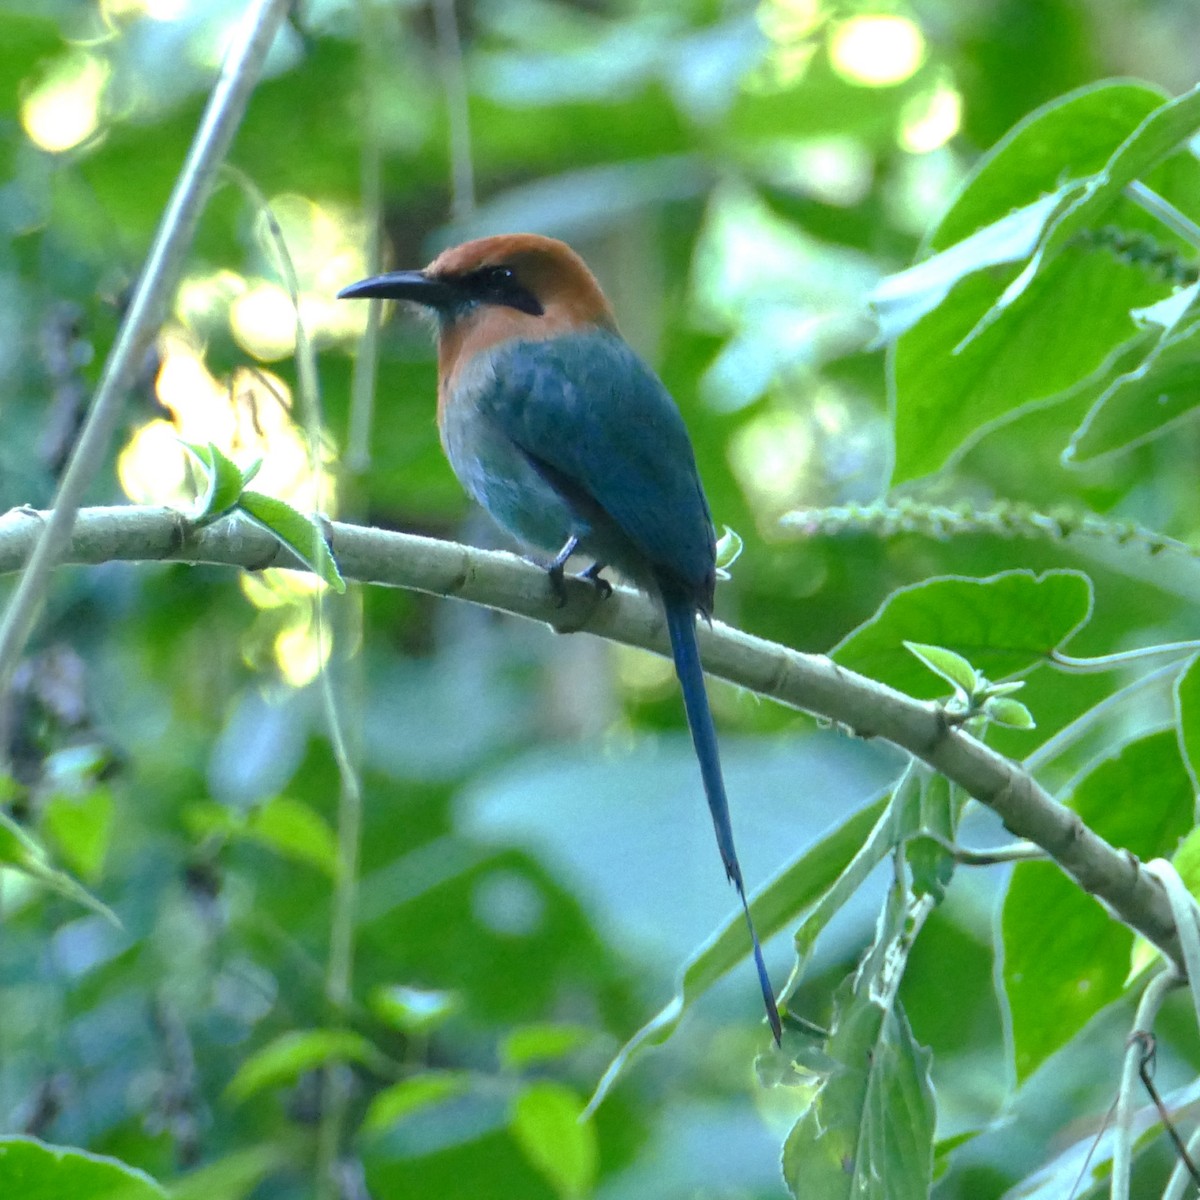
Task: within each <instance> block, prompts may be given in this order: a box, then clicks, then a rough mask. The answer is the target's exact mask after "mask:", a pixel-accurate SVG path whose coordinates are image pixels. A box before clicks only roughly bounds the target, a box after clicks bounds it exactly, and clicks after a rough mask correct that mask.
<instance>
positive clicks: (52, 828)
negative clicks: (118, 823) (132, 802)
mask: <svg viewBox="0 0 1200 1200" xmlns="http://www.w3.org/2000/svg"><path fill="white" fill-rule="evenodd" d="M112 820H113V799H112V793H111V792H110V791H109V790H108V788H106V787H94V788H92V789H90V790H89V791H87V792H85V793H83V794H82V795H71V794H65V793H59V794H57V795H54V796H51V797H50V799H49V800H48V801H47V803H46V807H45V809H44V810H43V813H42V826H43V828H44V829H45V831H46V833H47V835H48V836H49V837H50V839H51V840H52V841H53V843H54V845H55V846H57V848H58V850H59V853H60V854H61V855H62V856H63V858H64V859H65V860H66V861H67V864H68V865H69V866H70V867H71V869H72V870H74V871H78V872H79V874H80V875H82V876H83V877H84V878H85V879H88V880H92V881H95V880H96V879H98V878H99V877H100V873H101V871H102V869H103V867H104V858H105V855H107V853H108V844H109V838H110V835H111V833H112Z"/></svg>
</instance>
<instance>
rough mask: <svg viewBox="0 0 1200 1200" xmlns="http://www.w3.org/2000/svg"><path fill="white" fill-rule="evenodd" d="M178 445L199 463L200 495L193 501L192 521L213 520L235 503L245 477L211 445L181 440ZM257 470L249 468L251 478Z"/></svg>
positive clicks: (256, 467)
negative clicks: (202, 481)
mask: <svg viewBox="0 0 1200 1200" xmlns="http://www.w3.org/2000/svg"><path fill="white" fill-rule="evenodd" d="M180 445H181V446H183V448H184V449H185V450H187V451H188V452H189V453H190V454H191V455H192V457H193V458H194V459H195V460H196V461H197V462H198V463H199V464H200V467H201V469H202V471H203V473H204V481H205V487H204V492H203V494H202V495H201V496H199V497H198V498H197V501H196V512H195V514H194V516H193V520H195V521H197V522H198V523H200V524H207V523H208V522H210V521H215V520H216V519H217V517H219V516H222V515H223V514H224V513H227V512H228V511H229V510H230V509H231V508H233V507H234V505H236V504H237V502H238V498H239V497H240V496H241V494H242V489H243V488H244V487H245V486H246V478H247V476H245V475H244V474H243V473H242V470H241V468H240V467H238V465H237V464H236V463H235V462H233V460H232V459H230V458H228V457H226V455H225V454H223V453H222V452H221V450H220V449H219V448H218V447H217V446H216V445H215V443H213V442H208V443H207V444H205V445H200V444H198V443H194V442H184V441H181V442H180ZM257 470H258V464H256V465H255V466H254V467H253V468H252V470H251V472H250V474H251V476H252V475H253V474H254V473H255V472H257Z"/></svg>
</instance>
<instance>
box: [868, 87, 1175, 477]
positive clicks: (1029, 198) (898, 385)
mask: <svg viewBox="0 0 1200 1200" xmlns="http://www.w3.org/2000/svg"><path fill="white" fill-rule="evenodd" d="M1162 99H1163V93H1161V92H1159V91H1156V90H1154V89H1151V88H1149V87H1147V86H1143V85H1138V84H1128V83H1120V84H1104V85H1096V86H1093V87H1089V88H1086V89H1084V90H1082V91H1080V92H1076V93H1072V94H1071V95H1069V96H1065V97H1062V98H1061V99H1059V100H1056V101H1054V102H1053V103H1052V104H1049V105H1047V106H1045V107H1044V108H1042V109H1039V110H1038V111H1037V112H1036V113H1034V114H1033V115H1032V116H1030V117H1029V118H1028V119H1027V120H1025V121H1023V122H1022V123H1021V124H1020V125H1018V126H1017V127H1016V128H1015V129H1014V130H1013V131H1012V132H1011V133H1010V134H1009V135H1008V136H1007V137H1005V138H1004V140H1003V141H1001V142H1000V143H999V144H998V145H997V146H996V147H995V149H994V150H993V151H992V152H991V153H990V154H988V155H987V156H985V158H984V159H983V161H982V162H981V163H980V165H979V167H978V168H977V169H976V171H975V173H974V174H973V176H972V177H971V178H970V179H969V180H968V182H967V183H966V185H965V186H964V188H963V190H962V192H961V193H960V195H959V197H958V199H957V200H956V201H955V202H954V204H953V205H952V206H951V208H950V210H949V212H948V213H947V215H946V217H945V218H944V219H943V221H942V223H941V225H940V226H939V228H938V229H937V231H936V232H935V233H934V235H933V237H932V239H931V248H932V249H935V250H943V249H946V248H947V247H950V246H953V245H954V244H955V243H956V242H961V241H964V240H965V239H966V238H968V237H970V236H971V235H972V234H975V233H977V232H978V231H979V230H981V229H983V228H985V227H986V226H988V225H989V224H991V223H993V222H996V221H1000V220H1001V219H1003V218H1005V217H1008V216H1009V215H1010V214H1011V213H1012V210H1013V209H1014V208H1021V207H1023V206H1029V205H1033V204H1035V203H1036V202H1037V201H1038V199H1039V198H1040V197H1042V196H1044V195H1045V194H1046V193H1056V192H1059V191H1060V189H1062V188H1063V181H1064V179H1066V180H1072V179H1074V180H1080V179H1085V178H1089V177H1092V176H1094V175H1095V174H1096V173H1097V172H1100V171H1102V170H1103V169H1104V167H1105V164H1106V163H1107V162H1108V160H1109V159H1110V157H1111V156H1112V154H1113V152H1114V151H1115V150H1116V148H1117V147H1118V146H1119V145H1120V144H1121V143H1122V142H1123V141H1124V139H1126V138H1127V137H1129V135H1130V134H1131V133H1133V132H1134V130H1136V129H1137V128H1138V126H1139V125H1140V124H1141V122H1142V121H1143V120H1144V119H1145V118H1146V116H1147V115H1148V114H1149V113H1151V112H1152V111H1154V110H1155V109H1156V108H1157V107H1158V106H1159V105H1160V104H1161V102H1162ZM1066 202H1067V201H1066V200H1065V199H1064V201H1063V203H1064V204H1065V203H1066ZM1060 207H1061V206H1060ZM1011 274H1012V272H1011V271H1007V270H1000V271H997V270H996V269H995V268H993V269H992V270H989V271H987V272H982V273H981V272H976V273H973V274H970V275H967V276H965V277H963V278H961V279H960V280H959V281H958V282H957V284H956V285H955V286H954V287H953V289H952V290H951V292H950V293H949V295H948V296H947V298H946V299H945V300H944V301H943V302H942V303H941V304H939V305H938V307H937V308H936V309H934V310H933V311H931V312H929V313H928V314H927V315H925V316H924V317H922V318H921V319H920V320H919V321H918V322H917V323H916V324H915V325H913V326H912V327H911V328H909V329H908V330H907V331H906V332H905V333H903V334H902V335H901V336H900V338H899V339H898V340H897V342H896V344H895V346H894V348H893V351H892V354H891V356H890V374H891V390H892V395H893V400H894V409H895V419H896V466H895V473H894V476H893V480H892V482H893V485H895V484H898V483H902V482H905V481H906V480H909V479H914V478H917V477H919V476H921V475H926V474H928V473H930V472H932V471H935V470H938V469H939V468H940V467H942V466H943V465H944V464H945V463H946V462H947V460H949V459H950V458H951V456H952V455H954V454H955V453H956V452H958V451H960V450H961V449H962V448H964V447H965V446H967V445H968V444H970V443H971V442H973V441H974V440H976V439H978V438H979V437H980V436H982V434H983V433H984V432H986V431H987V430H988V429H990V428H992V427H994V426H995V425H996V424H998V423H1000V422H1001V421H1003V420H1007V419H1009V418H1010V417H1012V416H1015V415H1016V414H1017V413H1018V412H1019V411H1020V410H1022V409H1023V408H1025V407H1026V406H1028V405H1031V404H1034V403H1038V402H1045V401H1049V400H1051V399H1054V398H1057V397H1060V396H1061V395H1063V394H1064V393H1066V392H1067V391H1068V390H1069V389H1071V388H1074V387H1076V386H1078V385H1081V384H1082V383H1083V382H1084V381H1085V380H1087V379H1088V378H1089V377H1091V376H1092V375H1094V374H1095V373H1097V372H1098V371H1100V370H1102V369H1103V367H1104V365H1105V363H1106V362H1107V361H1108V360H1109V359H1110V358H1111V357H1112V356H1113V355H1114V354H1115V353H1116V352H1117V351H1118V350H1119V349H1120V348H1121V347H1122V346H1123V345H1125V344H1127V343H1128V342H1129V341H1131V340H1132V339H1135V338H1137V337H1138V336H1139V330H1138V328H1137V326H1136V325H1135V323H1134V321H1133V319H1132V317H1131V315H1130V312H1131V310H1132V309H1134V308H1138V307H1142V306H1144V305H1147V304H1150V303H1153V302H1154V301H1155V300H1158V299H1160V298H1161V296H1162V294H1163V292H1164V290H1165V285H1164V284H1163V283H1162V282H1161V281H1160V280H1158V279H1156V278H1153V277H1152V276H1150V275H1148V274H1147V273H1146V272H1144V271H1142V270H1140V269H1137V268H1133V267H1130V266H1128V265H1127V264H1122V263H1120V262H1118V261H1116V260H1115V259H1114V258H1112V256H1110V255H1105V254H1102V253H1098V252H1096V251H1094V250H1092V249H1091V248H1088V247H1084V246H1078V245H1071V246H1069V247H1064V249H1063V250H1062V251H1061V252H1059V253H1057V254H1056V255H1055V257H1054V259H1053V261H1051V262H1050V263H1049V265H1048V266H1047V267H1046V268H1045V269H1044V270H1043V271H1041V272H1040V273H1038V275H1037V277H1036V278H1035V279H1033V281H1032V283H1031V285H1030V286H1029V287H1027V288H1025V289H1024V290H1023V291H1022V293H1021V294H1020V295H1019V296H1017V297H1016V299H1015V301H1014V302H1013V304H1012V306H1011V308H1010V310H1009V311H1008V312H1007V313H1006V314H1005V317H1004V319H1003V320H1002V321H999V322H996V323H993V324H991V325H989V326H988V327H986V328H983V329H982V330H980V329H979V325H980V322H981V321H982V320H983V318H984V317H985V316H986V315H987V314H988V313H990V312H991V311H992V309H993V308H994V306H995V304H996V303H997V301H998V300H999V299H1000V297H1001V295H1002V294H1003V291H1004V286H1005V283H1006V281H1007V279H1008V278H1009V276H1011ZM1081 312H1086V313H1087V321H1086V322H1083V321H1080V319H1079V314H1080V313H1081ZM971 335H974V336H971ZM968 338H969V340H968Z"/></svg>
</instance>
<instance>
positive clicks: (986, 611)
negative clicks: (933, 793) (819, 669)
mask: <svg viewBox="0 0 1200 1200" xmlns="http://www.w3.org/2000/svg"><path fill="white" fill-rule="evenodd" d="M1091 610H1092V586H1091V583H1090V581H1089V580H1088V578H1087V576H1086V575H1083V574H1082V573H1081V572H1079V571H1047V572H1045V573H1044V574H1042V575H1035V574H1034V573H1033V572H1032V571H1004V572H1002V573H1001V574H999V575H992V576H989V577H988V578H986V579H963V578H960V577H958V576H945V577H943V578H940V579H930V580H927V581H926V582H924V583H918V584H914V585H912V586H911V587H905V588H900V589H899V590H898V591H895V592H893V593H892V594H891V595H890V596H889V597H888V598H887V599H886V600H885V601H884V602H883V605H882V606H881V607H880V609H879V611H878V612H877V613H876V614H875V616H873V617H872V618H871V619H870V620H869V621H867V622H866V623H865V624H863V625H860V626H859V627H858V628H857V629H855V630H854V631H853V632H851V633H850V634H848V635H847V636H846V637H845V638H843V639H842V641H841V642H839V643H838V644H837V645H836V646H835V647H834V648H833V650H831V651H830V657H831V658H832V659H833V660H834V661H835V662H836V663H838V664H839V665H840V666H843V667H849V668H850V669H851V670H854V671H859V672H861V673H862V674H864V675H869V676H870V677H871V678H872V679H877V680H879V681H880V682H881V683H886V684H890V685H891V686H892V687H894V688H898V689H899V690H900V691H902V692H905V693H907V694H908V695H910V696H916V697H918V698H920V699H926V700H933V699H936V698H937V697H938V695H939V694H940V693H941V685H940V684H938V683H937V682H935V681H934V680H932V679H930V677H929V673H928V672H927V671H926V670H924V668H923V667H921V666H920V665H918V663H917V662H916V661H915V660H914V659H913V656H912V655H911V654H910V653H908V651H907V650H905V649H904V643H905V641H914V642H917V643H919V644H921V643H923V644H933V645H936V646H943V647H947V648H952V649H953V650H954V651H955V652H956V653H958V654H960V655H962V656H964V657H966V658H967V659H969V661H970V662H971V663H972V664H974V667H975V669H977V670H978V671H981V672H983V674H985V675H986V676H987V677H988V678H989V679H1002V678H1003V677H1004V676H1006V675H1013V674H1016V673H1017V672H1020V671H1026V670H1028V669H1029V668H1030V667H1033V666H1035V665H1036V664H1038V663H1040V662H1044V661H1045V660H1046V658H1047V657H1048V656H1049V654H1050V653H1051V652H1052V651H1054V650H1056V649H1058V648H1060V647H1061V646H1062V645H1063V644H1064V643H1065V642H1066V641H1067V639H1068V638H1069V637H1070V636H1071V635H1072V634H1073V633H1074V632H1075V631H1076V630H1078V629H1079V628H1080V627H1081V626H1082V625H1083V624H1084V623H1085V622H1086V621H1087V619H1088V617H1089V616H1090V614H1091Z"/></svg>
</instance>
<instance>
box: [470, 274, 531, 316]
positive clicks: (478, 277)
mask: <svg viewBox="0 0 1200 1200" xmlns="http://www.w3.org/2000/svg"><path fill="white" fill-rule="evenodd" d="M472 280H473V282H474V285H475V294H476V295H477V296H478V298H479V299H480V300H482V301H484V303H486V304H499V305H503V306H504V307H506V308H515V309H517V310H518V311H520V312H524V313H529V314H530V315H532V316H535V317H540V316H541V315H542V313H543V312H544V311H545V310H544V309H543V308H542V305H541V303H540V302H539V301H538V299H537V297H536V296H535V295H534V294H533V293H532V292H531V291H530V290H529V289H528V288H526V287H525V286H524V285H523V284H522V283H521V282H520V280H518V279H517V273H516V272H515V271H514V270H513V269H512V267H505V266H491V267H482V268H481V269H480V270H478V271H476V272H475V273H474V275H473V276H472Z"/></svg>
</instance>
